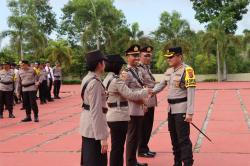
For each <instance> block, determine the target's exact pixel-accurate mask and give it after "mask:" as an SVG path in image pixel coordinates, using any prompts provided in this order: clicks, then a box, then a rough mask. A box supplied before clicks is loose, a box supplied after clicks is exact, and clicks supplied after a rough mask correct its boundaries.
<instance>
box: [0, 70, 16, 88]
mask: <svg viewBox="0 0 250 166" xmlns="http://www.w3.org/2000/svg"><path fill="white" fill-rule="evenodd" d="M14 79H15V73H14V71H13V70H12V69H10V70H8V71H6V70H4V69H3V70H0V91H13V90H14Z"/></svg>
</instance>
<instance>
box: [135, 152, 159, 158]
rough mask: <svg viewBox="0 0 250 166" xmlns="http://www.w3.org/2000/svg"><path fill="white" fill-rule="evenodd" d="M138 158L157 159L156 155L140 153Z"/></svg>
mask: <svg viewBox="0 0 250 166" xmlns="http://www.w3.org/2000/svg"><path fill="white" fill-rule="evenodd" d="M138 156H139V157H146V158H153V157H155V155H153V154H150V153H147V152H146V153H138Z"/></svg>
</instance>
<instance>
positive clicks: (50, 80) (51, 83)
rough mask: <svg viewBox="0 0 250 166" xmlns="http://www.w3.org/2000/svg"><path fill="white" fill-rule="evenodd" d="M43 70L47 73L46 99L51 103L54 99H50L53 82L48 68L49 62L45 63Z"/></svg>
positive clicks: (51, 72)
mask: <svg viewBox="0 0 250 166" xmlns="http://www.w3.org/2000/svg"><path fill="white" fill-rule="evenodd" d="M45 70H46V72H47V73H48V91H47V99H48V101H49V102H52V101H54V99H52V97H51V89H52V85H53V82H54V75H53V70H52V68H51V67H50V63H49V62H47V63H46V67H45Z"/></svg>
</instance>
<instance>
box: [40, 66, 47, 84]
mask: <svg viewBox="0 0 250 166" xmlns="http://www.w3.org/2000/svg"><path fill="white" fill-rule="evenodd" d="M39 73H40V76H39V83H42V82H43V81H47V80H48V72H46V70H45V69H42V70H39Z"/></svg>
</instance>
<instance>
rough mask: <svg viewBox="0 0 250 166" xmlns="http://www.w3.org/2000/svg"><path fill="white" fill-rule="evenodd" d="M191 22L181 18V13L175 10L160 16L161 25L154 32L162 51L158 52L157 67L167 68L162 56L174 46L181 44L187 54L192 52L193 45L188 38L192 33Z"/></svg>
mask: <svg viewBox="0 0 250 166" xmlns="http://www.w3.org/2000/svg"><path fill="white" fill-rule="evenodd" d="M190 32H191V31H190V26H189V23H188V22H187V21H186V20H184V19H181V15H180V14H179V13H178V12H176V11H174V12H173V13H172V14H169V13H168V12H166V11H165V12H163V13H162V14H161V17H160V26H159V27H158V29H157V30H156V31H155V32H153V33H152V34H153V35H154V36H155V39H156V41H157V42H158V44H159V45H160V47H161V51H160V52H159V53H157V54H156V56H158V58H157V64H156V66H157V68H159V69H160V68H161V69H162V68H165V67H166V63H165V60H164V59H165V58H164V57H163V56H162V54H164V52H165V51H166V50H167V49H168V48H169V47H173V46H181V47H182V48H183V50H184V53H185V54H188V53H189V52H190V48H191V45H190V43H189V41H188V39H187V37H188V35H189V34H190Z"/></svg>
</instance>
